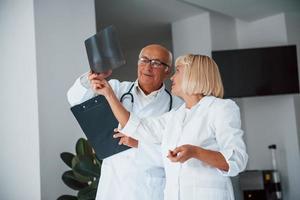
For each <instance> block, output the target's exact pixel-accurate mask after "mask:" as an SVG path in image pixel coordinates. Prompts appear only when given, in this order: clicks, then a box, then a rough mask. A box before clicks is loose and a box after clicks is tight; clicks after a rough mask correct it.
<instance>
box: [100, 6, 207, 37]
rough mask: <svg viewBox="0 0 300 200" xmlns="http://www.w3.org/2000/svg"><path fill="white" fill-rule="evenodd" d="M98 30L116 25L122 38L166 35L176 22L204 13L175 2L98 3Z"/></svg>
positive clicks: (193, 7) (199, 9)
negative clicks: (171, 25) (172, 23)
mask: <svg viewBox="0 0 300 200" xmlns="http://www.w3.org/2000/svg"><path fill="white" fill-rule="evenodd" d="M95 4H96V21H97V27H98V28H99V27H100V28H101V27H105V26H108V25H110V24H114V25H115V26H116V27H117V29H118V31H120V32H121V33H122V34H121V35H122V37H123V38H135V37H138V36H140V35H143V36H149V35H151V36H153V37H155V36H157V35H164V34H166V33H168V32H169V31H170V24H171V22H173V21H177V20H179V19H184V18H187V17H190V16H193V15H197V14H200V13H201V12H204V10H202V9H201V8H198V7H195V6H192V5H189V4H186V3H183V2H179V1H176V0H95Z"/></svg>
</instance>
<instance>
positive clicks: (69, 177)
mask: <svg viewBox="0 0 300 200" xmlns="http://www.w3.org/2000/svg"><path fill="white" fill-rule="evenodd" d="M62 180H63V182H64V183H65V184H66V185H67V186H69V187H70V188H72V189H73V190H80V189H83V188H85V187H87V186H88V184H87V183H82V182H80V181H79V180H78V179H77V178H76V176H75V175H74V173H73V171H72V170H70V171H66V172H65V173H63V175H62Z"/></svg>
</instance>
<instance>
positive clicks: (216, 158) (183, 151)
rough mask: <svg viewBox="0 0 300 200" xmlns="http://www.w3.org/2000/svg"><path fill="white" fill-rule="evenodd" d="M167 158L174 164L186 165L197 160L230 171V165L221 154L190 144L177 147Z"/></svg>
mask: <svg viewBox="0 0 300 200" xmlns="http://www.w3.org/2000/svg"><path fill="white" fill-rule="evenodd" d="M167 157H168V158H169V159H170V160H171V161H172V162H180V163H184V162H185V161H187V160H188V159H190V158H195V159H198V160H201V161H202V162H205V163H206V164H208V165H210V166H212V167H215V168H218V169H220V170H223V171H228V170H229V165H228V163H227V161H226V160H225V158H224V156H223V155H222V154H221V153H220V152H218V151H212V150H208V149H204V148H201V147H198V146H193V145H189V144H185V145H182V146H179V147H176V148H175V149H174V150H173V151H171V150H169V154H168V156H167Z"/></svg>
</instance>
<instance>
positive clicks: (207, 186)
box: [121, 96, 248, 200]
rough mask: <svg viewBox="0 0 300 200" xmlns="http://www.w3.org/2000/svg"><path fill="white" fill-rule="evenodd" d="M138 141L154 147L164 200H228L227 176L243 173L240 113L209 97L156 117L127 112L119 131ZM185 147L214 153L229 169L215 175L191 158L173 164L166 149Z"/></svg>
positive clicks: (230, 193)
mask: <svg viewBox="0 0 300 200" xmlns="http://www.w3.org/2000/svg"><path fill="white" fill-rule="evenodd" d="M121 131H122V132H124V133H125V134H127V135H130V136H132V137H134V138H137V139H138V140H140V141H143V140H147V141H150V140H151V141H152V142H153V143H156V144H160V145H161V149H162V156H163V160H164V166H165V171H166V188H165V193H164V195H165V200H196V199H197V200H200V199H204V200H229V199H230V200H232V199H234V195H233V190H232V185H231V182H230V178H229V176H235V175H237V174H238V173H239V172H241V171H242V170H244V169H245V167H246V164H247V160H248V155H247V153H246V147H245V144H244V142H243V139H242V135H243V131H242V130H241V122H240V113H239V108H238V106H237V105H236V104H235V103H234V102H233V101H231V100H223V99H219V98H216V97H213V96H206V97H204V98H202V99H201V100H200V101H199V102H198V103H197V104H196V105H195V106H193V107H192V108H191V109H187V108H185V105H182V106H181V107H180V108H179V109H177V110H172V111H171V112H168V113H165V114H164V115H162V116H160V117H154V118H145V119H140V118H139V117H137V116H135V115H134V114H133V113H131V114H130V119H129V121H128V122H127V124H126V126H125V127H124V128H123V129H122V130H121ZM184 144H191V145H196V146H199V147H202V148H205V149H209V150H214V151H219V152H220V153H222V155H223V156H224V158H225V159H226V161H227V163H228V164H229V171H228V172H225V171H221V170H218V169H217V168H214V167H211V166H209V165H207V164H206V163H204V162H202V161H200V160H197V159H194V158H191V159H189V160H187V161H186V162H184V163H182V164H181V163H173V162H171V161H170V160H169V159H168V158H167V157H166V156H167V154H168V150H173V149H174V148H175V147H178V146H181V145H184Z"/></svg>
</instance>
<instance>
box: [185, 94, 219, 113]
mask: <svg viewBox="0 0 300 200" xmlns="http://www.w3.org/2000/svg"><path fill="white" fill-rule="evenodd" d="M215 99H216V97H214V96H204V97H203V98H202V99H200V101H198V103H197V104H195V105H194V106H193V107H192V108H191V109H189V110H190V111H193V110H198V109H200V108H205V107H208V106H210V105H211V104H212V103H213V102H214V100H215ZM179 109H180V110H185V109H186V104H185V103H184V104H183V105H182V106H181V107H180V108H179Z"/></svg>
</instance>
